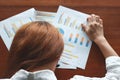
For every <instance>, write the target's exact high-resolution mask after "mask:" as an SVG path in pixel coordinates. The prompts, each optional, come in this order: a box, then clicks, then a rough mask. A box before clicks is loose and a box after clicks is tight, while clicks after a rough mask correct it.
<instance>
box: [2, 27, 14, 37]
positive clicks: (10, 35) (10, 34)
mask: <svg viewBox="0 0 120 80" xmlns="http://www.w3.org/2000/svg"><path fill="white" fill-rule="evenodd" d="M3 28H4V31H5V32H6V34H7V36H8V37H9V38H11V37H12V36H13V34H12V33H11V32H10V31H9V30H8V29H7V28H6V26H5V25H3Z"/></svg>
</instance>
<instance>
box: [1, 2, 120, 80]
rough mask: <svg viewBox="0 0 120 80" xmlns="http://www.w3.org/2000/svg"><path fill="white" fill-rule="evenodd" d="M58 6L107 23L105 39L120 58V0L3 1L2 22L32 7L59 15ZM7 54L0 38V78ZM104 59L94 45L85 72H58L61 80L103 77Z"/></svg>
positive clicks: (79, 70) (60, 70) (105, 24)
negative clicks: (86, 14)
mask: <svg viewBox="0 0 120 80" xmlns="http://www.w3.org/2000/svg"><path fill="white" fill-rule="evenodd" d="M59 5H64V6H66V7H69V8H72V9H75V10H78V11H81V12H85V13H88V14H92V13H94V14H97V15H100V16H101V18H102V19H103V20H104V31H105V36H106V38H107V40H108V41H109V43H110V44H111V45H112V47H113V48H114V49H115V50H116V52H117V53H118V54H119V55H120V0H104V1H100V0H99V1H97V0H91V1H90V0H52V1H49V0H29V1H28V0H0V20H3V19H5V18H8V17H10V16H13V15H15V14H17V13H20V12H22V11H24V10H27V9H29V8H31V7H34V8H36V9H37V10H41V11H53V12H56V11H57V8H58V6H59ZM7 56H8V51H7V48H6V46H5V45H4V43H3V41H2V39H1V38H0V78H2V77H3V74H4V71H5V69H6V60H7ZM105 72H106V71H105V62H104V57H103V55H102V54H101V52H100V50H99V48H98V47H97V46H96V45H95V44H94V43H93V45H92V48H91V51H90V55H89V58H88V62H87V66H86V69H85V70H82V69H76V70H66V69H56V71H55V73H56V76H57V78H58V80H67V79H69V78H70V77H72V76H73V75H75V74H79V75H84V76H91V77H93V76H96V77H101V76H104V74H105Z"/></svg>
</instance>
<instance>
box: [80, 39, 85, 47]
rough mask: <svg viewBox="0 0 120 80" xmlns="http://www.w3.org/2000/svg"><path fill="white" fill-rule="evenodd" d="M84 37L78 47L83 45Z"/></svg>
mask: <svg viewBox="0 0 120 80" xmlns="http://www.w3.org/2000/svg"><path fill="white" fill-rule="evenodd" d="M83 42H84V37H82V38H81V41H80V45H83Z"/></svg>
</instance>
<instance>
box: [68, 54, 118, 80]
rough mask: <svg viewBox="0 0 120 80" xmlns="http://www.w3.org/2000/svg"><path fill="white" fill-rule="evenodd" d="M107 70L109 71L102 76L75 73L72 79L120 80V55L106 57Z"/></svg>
mask: <svg viewBox="0 0 120 80" xmlns="http://www.w3.org/2000/svg"><path fill="white" fill-rule="evenodd" d="M106 70H107V73H106V74H105V77H102V78H96V77H93V78H91V77H85V76H80V75H75V76H74V77H73V78H71V79H70V80H120V57H118V56H110V57H108V58H106Z"/></svg>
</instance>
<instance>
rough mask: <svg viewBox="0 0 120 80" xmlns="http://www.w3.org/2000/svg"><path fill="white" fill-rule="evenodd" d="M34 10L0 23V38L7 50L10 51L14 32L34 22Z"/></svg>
mask: <svg viewBox="0 0 120 80" xmlns="http://www.w3.org/2000/svg"><path fill="white" fill-rule="evenodd" d="M34 11H35V9H34V8H31V9H29V10H27V11H24V12H22V13H20V14H18V15H15V16H12V17H10V18H8V19H5V20H3V21H1V22H0V36H1V38H2V39H3V41H4V43H5V45H6V47H7V48H8V50H9V49H10V46H11V43H12V40H13V37H14V35H15V33H16V31H17V30H18V29H19V28H20V27H21V26H22V25H23V24H25V23H28V22H31V21H34V20H35V14H34Z"/></svg>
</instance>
